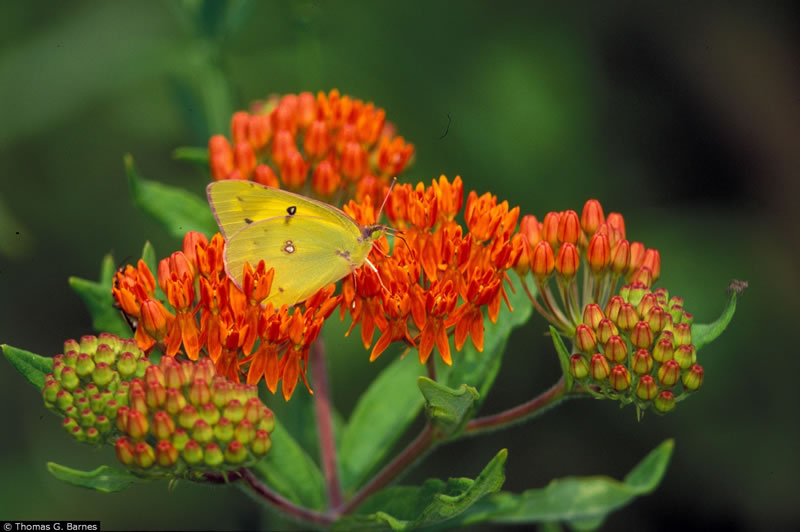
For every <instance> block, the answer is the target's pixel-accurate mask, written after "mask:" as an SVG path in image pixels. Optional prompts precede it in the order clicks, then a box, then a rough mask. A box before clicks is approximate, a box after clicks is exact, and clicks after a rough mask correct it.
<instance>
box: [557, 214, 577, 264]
mask: <svg viewBox="0 0 800 532" xmlns="http://www.w3.org/2000/svg"><path fill="white" fill-rule="evenodd" d="M569 212H572V213H574V212H575V211H569ZM575 216H576V217H577V214H576V215H575ZM580 264H581V256H580V254H579V253H578V248H576V247H575V245H574V244H572V243H571V242H564V243H563V244H562V245H561V248H560V249H559V250H558V256H557V257H556V263H555V266H556V271H558V273H559V274H560V275H561V276H562V277H564V278H565V279H572V278H573V277H574V276H575V273H577V271H578V266H580Z"/></svg>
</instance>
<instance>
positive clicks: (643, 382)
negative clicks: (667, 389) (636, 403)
mask: <svg viewBox="0 0 800 532" xmlns="http://www.w3.org/2000/svg"><path fill="white" fill-rule="evenodd" d="M656 395H658V385H657V384H656V381H655V379H653V377H651V376H650V375H643V376H642V378H641V379H639V382H638V384H636V396H637V397H638V398H639V399H642V400H643V401H651V400H653V399H654V398H655V396H656Z"/></svg>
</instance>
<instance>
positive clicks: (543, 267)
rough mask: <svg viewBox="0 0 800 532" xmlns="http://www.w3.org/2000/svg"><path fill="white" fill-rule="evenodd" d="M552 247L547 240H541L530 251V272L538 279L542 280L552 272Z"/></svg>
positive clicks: (553, 259)
mask: <svg viewBox="0 0 800 532" xmlns="http://www.w3.org/2000/svg"><path fill="white" fill-rule="evenodd" d="M555 264H556V261H555V257H554V256H553V248H552V246H551V245H550V243H549V242H547V241H545V240H542V241H541V242H539V243H538V244H536V246H535V247H534V248H533V252H532V253H531V272H532V273H533V276H534V277H535V278H536V279H537V280H538V281H540V282H541V281H544V280H545V279H547V277H549V276H550V274H551V273H553V268H555Z"/></svg>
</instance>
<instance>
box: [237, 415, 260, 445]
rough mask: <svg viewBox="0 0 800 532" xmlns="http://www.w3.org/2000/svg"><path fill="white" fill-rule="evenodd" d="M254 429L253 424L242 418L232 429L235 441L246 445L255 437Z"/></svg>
mask: <svg viewBox="0 0 800 532" xmlns="http://www.w3.org/2000/svg"><path fill="white" fill-rule="evenodd" d="M255 434H256V429H255V428H254V427H253V424H252V423H250V422H249V421H247V420H246V419H243V420H242V421H240V422H239V424H238V425H237V426H236V430H235V431H234V436H235V438H236V440H237V441H239V442H240V443H243V444H245V445H247V444H248V443H250V441H251V440H252V439H253V438H254V437H255Z"/></svg>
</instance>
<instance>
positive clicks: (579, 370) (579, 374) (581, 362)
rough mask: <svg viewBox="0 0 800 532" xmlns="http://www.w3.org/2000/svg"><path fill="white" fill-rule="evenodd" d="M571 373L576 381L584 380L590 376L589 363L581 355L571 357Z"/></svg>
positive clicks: (576, 354)
mask: <svg viewBox="0 0 800 532" xmlns="http://www.w3.org/2000/svg"><path fill="white" fill-rule="evenodd" d="M569 372H570V373H571V374H572V376H573V377H575V378H576V379H582V378H584V377H586V376H587V375H588V374H589V363H588V362H586V359H585V358H584V357H583V355H581V354H580V353H575V354H574V355H572V356H571V357H569Z"/></svg>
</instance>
